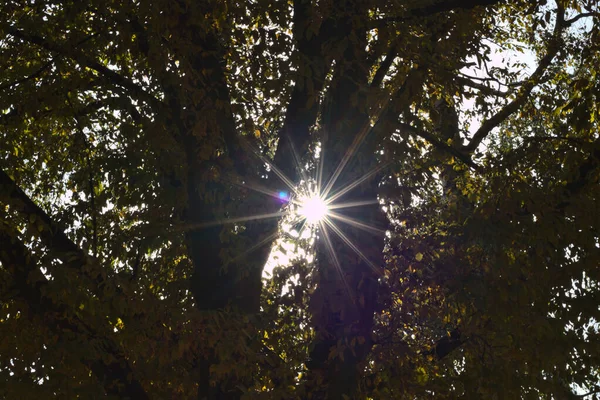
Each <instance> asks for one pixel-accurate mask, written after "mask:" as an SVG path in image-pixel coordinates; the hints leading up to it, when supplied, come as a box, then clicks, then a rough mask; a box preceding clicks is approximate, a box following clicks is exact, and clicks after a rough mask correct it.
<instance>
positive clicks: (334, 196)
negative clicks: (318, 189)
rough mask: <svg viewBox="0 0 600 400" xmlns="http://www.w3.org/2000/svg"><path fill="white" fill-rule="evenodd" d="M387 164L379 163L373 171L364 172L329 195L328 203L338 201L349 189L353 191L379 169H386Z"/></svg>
mask: <svg viewBox="0 0 600 400" xmlns="http://www.w3.org/2000/svg"><path fill="white" fill-rule="evenodd" d="M387 164H388V163H386V164H382V165H378V166H377V167H375V168H373V169H372V170H371V171H369V172H367V173H366V174H364V175H363V176H362V177H360V178H359V179H356V180H355V181H354V182H352V183H350V184H349V185H347V186H345V187H344V188H343V189H341V190H339V191H337V192H336V193H334V194H332V195H331V196H328V197H327V203H333V202H334V201H336V200H337V199H339V198H340V197H342V196H343V195H345V194H346V193H348V192H349V191H351V190H352V189H354V188H355V187H357V186H358V185H360V184H361V183H363V182H364V181H366V180H367V179H369V178H370V177H372V176H373V175H375V174H376V173H378V172H379V171H381V170H382V169H384V168H385V167H386V166H387Z"/></svg>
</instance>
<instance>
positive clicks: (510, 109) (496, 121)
mask: <svg viewBox="0 0 600 400" xmlns="http://www.w3.org/2000/svg"><path fill="white" fill-rule="evenodd" d="M557 4H558V9H557V15H556V24H555V25H554V32H553V35H552V38H551V39H550V42H549V43H548V47H547V50H546V55H545V56H544V57H543V58H542V59H541V60H540V62H539V64H538V66H537V68H536V70H535V71H534V72H533V74H532V75H531V76H530V78H529V79H528V80H527V81H526V82H525V83H524V84H523V86H522V87H521V89H520V90H519V93H518V94H517V96H516V97H515V99H514V100H513V101H511V102H510V103H508V104H507V105H505V106H504V107H503V108H502V109H501V110H500V111H498V113H496V114H495V115H494V116H492V117H491V118H489V119H488V120H486V121H485V122H484V123H483V124H481V126H480V127H479V129H478V130H477V132H475V134H474V135H473V138H472V139H471V141H470V142H469V144H467V145H466V146H464V150H465V151H467V152H469V153H471V152H473V151H475V150H476V149H477V147H478V146H479V145H480V144H481V142H482V141H483V139H485V138H486V136H487V135H488V134H489V133H490V132H491V131H492V130H493V129H494V128H496V127H497V126H498V125H500V124H501V123H502V122H504V121H505V120H506V119H507V118H508V117H510V116H511V115H512V114H513V113H515V112H516V111H517V110H518V109H519V107H521V106H522V105H523V104H524V103H525V102H526V101H527V99H528V97H529V95H530V94H531V91H532V90H533V88H534V87H535V86H536V85H537V84H538V83H539V82H540V80H541V79H542V77H543V75H544V73H545V72H546V70H547V69H548V67H549V66H550V64H551V63H552V60H553V59H554V57H555V56H556V54H557V53H558V50H559V49H560V38H561V33H562V31H563V29H564V17H565V9H564V7H563V6H562V5H561V2H557Z"/></svg>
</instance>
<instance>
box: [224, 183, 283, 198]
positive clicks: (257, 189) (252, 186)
mask: <svg viewBox="0 0 600 400" xmlns="http://www.w3.org/2000/svg"><path fill="white" fill-rule="evenodd" d="M224 180H225V181H227V182H229V183H231V184H232V185H235V186H238V187H241V188H245V189H250V190H254V191H255V192H258V193H262V194H266V195H267V196H269V197H273V198H276V199H281V191H279V192H277V191H274V190H271V189H268V188H267V187H266V186H262V185H259V184H256V183H244V182H239V180H238V181H236V180H234V179H233V178H224Z"/></svg>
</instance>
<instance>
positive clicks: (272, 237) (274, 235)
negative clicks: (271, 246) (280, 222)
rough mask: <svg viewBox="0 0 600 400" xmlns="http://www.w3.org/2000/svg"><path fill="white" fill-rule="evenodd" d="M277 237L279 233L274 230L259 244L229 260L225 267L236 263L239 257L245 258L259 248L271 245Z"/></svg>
mask: <svg viewBox="0 0 600 400" xmlns="http://www.w3.org/2000/svg"><path fill="white" fill-rule="evenodd" d="M277 235H279V231H278V230H277V229H276V230H275V231H274V232H273V233H271V234H269V235H267V236H266V237H265V238H264V239H262V240H261V241H260V242H258V243H255V244H253V245H252V246H250V247H248V248H247V249H246V250H244V251H242V252H241V253H240V254H238V255H237V256H235V257H234V258H232V259H231V260H229V261H228V262H227V263H226V264H225V265H229V264H233V263H234V262H236V261H238V260H239V259H240V258H241V257H243V256H247V255H248V254H250V253H251V252H253V251H254V250H256V249H258V248H259V247H262V246H264V245H265V244H267V243H272V242H273V241H274V240H275V238H277Z"/></svg>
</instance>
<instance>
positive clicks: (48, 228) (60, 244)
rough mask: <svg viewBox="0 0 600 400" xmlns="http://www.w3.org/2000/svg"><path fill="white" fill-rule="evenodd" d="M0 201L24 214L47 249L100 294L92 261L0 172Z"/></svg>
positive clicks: (102, 281)
mask: <svg viewBox="0 0 600 400" xmlns="http://www.w3.org/2000/svg"><path fill="white" fill-rule="evenodd" d="M0 201H2V202H4V203H5V204H7V205H10V206H11V207H13V208H14V209H15V210H16V211H17V212H19V213H21V214H23V215H24V216H25V217H26V219H27V220H28V221H30V223H31V224H32V225H34V226H35V229H36V231H37V232H39V235H40V237H41V238H42V239H43V240H44V242H45V243H46V245H47V246H48V247H49V249H50V250H51V251H52V252H53V253H55V254H56V255H57V256H58V258H59V259H60V260H61V261H62V262H63V263H64V264H65V265H67V266H70V267H74V268H77V269H80V270H83V269H84V268H83V267H84V266H88V267H89V266H92V267H93V268H85V271H86V272H85V275H87V276H89V277H90V278H91V279H93V281H94V282H95V283H96V284H97V285H98V288H97V289H98V290H99V291H102V289H103V287H104V286H105V285H106V283H107V281H106V279H105V277H104V273H103V271H102V270H101V269H100V268H98V265H96V262H95V260H92V259H91V258H90V257H89V256H88V255H87V254H85V252H84V251H83V250H81V249H80V248H79V246H77V245H76V244H75V243H73V241H71V239H69V238H68V237H67V235H65V233H64V231H63V230H62V229H61V228H60V227H59V226H58V225H57V224H56V223H55V222H54V221H53V220H52V218H51V217H50V216H49V215H48V214H47V213H46V212H45V211H44V210H42V209H41V208H40V207H38V205H37V204H35V203H34V202H33V200H31V199H30V198H29V196H27V194H26V193H25V192H24V191H23V190H22V189H21V188H20V187H19V186H18V185H17V184H16V183H15V182H14V181H13V180H12V178H11V177H10V176H9V175H8V174H7V173H6V172H4V170H2V169H0Z"/></svg>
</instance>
